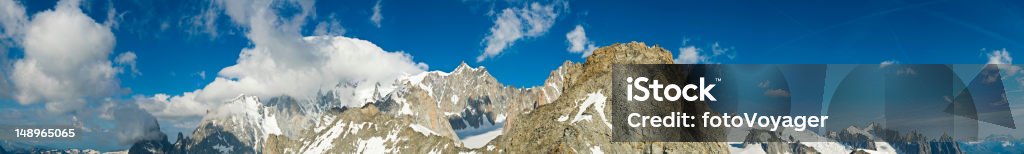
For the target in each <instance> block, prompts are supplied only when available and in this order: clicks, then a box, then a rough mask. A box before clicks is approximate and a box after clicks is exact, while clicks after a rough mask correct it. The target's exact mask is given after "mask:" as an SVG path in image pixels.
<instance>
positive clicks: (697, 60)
mask: <svg viewBox="0 0 1024 154" xmlns="http://www.w3.org/2000/svg"><path fill="white" fill-rule="evenodd" d="M689 41H690V40H688V39H687V40H685V41H684V42H683V45H684V47H681V48H679V55H676V59H674V60H673V61H674V62H675V63H676V64H704V63H718V62H717V61H716V60H715V59H718V58H720V57H722V56H725V57H726V58H729V59H733V58H735V57H736V54H735V52H733V48H731V47H730V48H726V47H722V46H721V45H719V43H718V42H714V43H711V44H710V45H708V46H704V47H703V48H699V47H697V46H694V45H686V43H687V42H689ZM707 48H711V54H710V55H709V54H707V53H704V52H706V51H705V50H704V49H707Z"/></svg>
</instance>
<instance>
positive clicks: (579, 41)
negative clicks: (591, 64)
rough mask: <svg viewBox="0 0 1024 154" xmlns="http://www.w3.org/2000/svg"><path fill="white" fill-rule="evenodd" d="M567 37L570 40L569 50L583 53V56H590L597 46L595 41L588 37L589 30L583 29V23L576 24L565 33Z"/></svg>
mask: <svg viewBox="0 0 1024 154" xmlns="http://www.w3.org/2000/svg"><path fill="white" fill-rule="evenodd" d="M565 39H566V40H569V52H572V53H583V57H587V56H590V54H593V53H594V49H595V48H597V47H596V46H595V45H594V42H591V41H590V39H587V32H586V31H584V30H583V25H576V28H575V29H573V30H572V31H569V33H567V34H565Z"/></svg>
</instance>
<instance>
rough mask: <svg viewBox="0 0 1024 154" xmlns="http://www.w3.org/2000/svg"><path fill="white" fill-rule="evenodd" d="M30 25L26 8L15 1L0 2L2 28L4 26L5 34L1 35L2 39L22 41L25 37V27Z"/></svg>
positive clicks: (1, 0) (3, 0) (0, 23)
mask: <svg viewBox="0 0 1024 154" xmlns="http://www.w3.org/2000/svg"><path fill="white" fill-rule="evenodd" d="M26 23H28V16H26V15H25V7H24V6H22V5H21V4H20V3H18V2H16V1H13V0H0V26H3V27H2V28H3V31H2V32H4V33H0V39H11V38H13V39H16V41H18V40H17V39H20V38H21V37H22V36H23V35H24V29H25V26H26V25H27V24H26Z"/></svg>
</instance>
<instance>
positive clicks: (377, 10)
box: [370, 0, 384, 28]
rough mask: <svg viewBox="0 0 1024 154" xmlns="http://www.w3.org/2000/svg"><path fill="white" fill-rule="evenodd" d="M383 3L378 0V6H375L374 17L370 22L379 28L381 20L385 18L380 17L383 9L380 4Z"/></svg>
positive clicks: (371, 17) (371, 16)
mask: <svg viewBox="0 0 1024 154" xmlns="http://www.w3.org/2000/svg"><path fill="white" fill-rule="evenodd" d="M381 1H384V0H377V4H374V5H373V15H370V21H371V22H373V25H375V26H377V28H380V20H381V19H382V18H384V17H383V16H381V15H380V8H381V7H382V6H381V4H380V2H381Z"/></svg>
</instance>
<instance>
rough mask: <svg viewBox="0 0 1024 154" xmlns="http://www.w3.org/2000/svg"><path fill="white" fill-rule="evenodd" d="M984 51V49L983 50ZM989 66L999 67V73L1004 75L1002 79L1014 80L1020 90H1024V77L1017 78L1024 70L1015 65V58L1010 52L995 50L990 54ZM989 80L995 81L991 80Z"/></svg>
mask: <svg viewBox="0 0 1024 154" xmlns="http://www.w3.org/2000/svg"><path fill="white" fill-rule="evenodd" d="M983 50H984V49H983ZM987 55H988V64H996V66H997V67H999V71H1000V72H1001V73H1002V78H1003V80H1004V81H1005V80H1006V79H1013V80H1014V81H1016V82H1017V83H1018V84H1020V86H1019V87H1018V88H1024V76H1017V75H1018V74H1019V73H1022V72H1024V68H1021V67H1020V66H1019V65H1013V57H1012V56H1010V52H1009V51H1007V50H1006V49H1005V48H1004V49H998V50H993V51H992V52H991V53H988V54H987ZM989 80H993V81H994V80H995V79H994V78H993V79H989Z"/></svg>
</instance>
